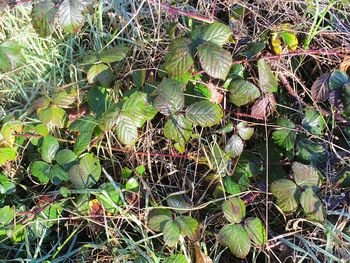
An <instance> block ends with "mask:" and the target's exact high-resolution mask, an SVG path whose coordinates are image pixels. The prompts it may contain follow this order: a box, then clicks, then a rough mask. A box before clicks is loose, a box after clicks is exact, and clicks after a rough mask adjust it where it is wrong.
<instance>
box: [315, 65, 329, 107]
mask: <svg viewBox="0 0 350 263" xmlns="http://www.w3.org/2000/svg"><path fill="white" fill-rule="evenodd" d="M330 76H331V73H329V72H327V73H324V74H322V75H321V76H319V77H318V78H317V79H316V80H315V82H314V83H313V84H312V86H311V97H312V98H313V99H314V100H315V102H323V101H325V100H327V99H328V97H329V78H330Z"/></svg>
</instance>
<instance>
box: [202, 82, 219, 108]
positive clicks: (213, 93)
mask: <svg viewBox="0 0 350 263" xmlns="http://www.w3.org/2000/svg"><path fill="white" fill-rule="evenodd" d="M206 86H207V88H208V89H209V90H210V94H211V96H210V101H212V102H215V103H219V104H220V103H221V102H222V99H223V95H222V94H221V93H220V92H219V91H218V89H217V87H216V86H215V85H214V84H213V83H208V84H206Z"/></svg>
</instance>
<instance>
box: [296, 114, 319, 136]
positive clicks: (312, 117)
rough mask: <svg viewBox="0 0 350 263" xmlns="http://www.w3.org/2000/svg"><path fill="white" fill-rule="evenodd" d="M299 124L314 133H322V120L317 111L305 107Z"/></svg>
mask: <svg viewBox="0 0 350 263" xmlns="http://www.w3.org/2000/svg"><path fill="white" fill-rule="evenodd" d="M301 124H302V125H303V127H304V128H305V129H306V130H307V131H308V132H310V133H312V134H315V135H323V130H324V120H323V117H322V115H321V114H320V112H319V111H316V110H314V109H313V108H307V109H306V111H305V117H304V119H303V121H302V123H301Z"/></svg>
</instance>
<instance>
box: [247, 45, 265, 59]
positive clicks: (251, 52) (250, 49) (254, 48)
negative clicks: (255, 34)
mask: <svg viewBox="0 0 350 263" xmlns="http://www.w3.org/2000/svg"><path fill="white" fill-rule="evenodd" d="M265 46H266V43H265V42H250V43H248V44H247V48H246V49H244V50H243V51H242V53H241V54H242V56H246V57H247V58H248V59H251V58H253V57H255V56H256V55H258V54H259V53H260V52H261V51H263V50H264V48H265Z"/></svg>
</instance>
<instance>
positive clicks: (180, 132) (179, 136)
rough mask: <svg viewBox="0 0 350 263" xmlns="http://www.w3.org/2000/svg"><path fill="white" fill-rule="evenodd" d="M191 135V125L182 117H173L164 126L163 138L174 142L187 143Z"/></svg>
mask: <svg viewBox="0 0 350 263" xmlns="http://www.w3.org/2000/svg"><path fill="white" fill-rule="evenodd" d="M191 135H192V124H191V123H190V122H189V121H188V120H187V119H186V117H185V116H183V115H174V116H172V117H171V118H170V119H169V120H167V122H166V123H165V125H164V136H165V137H166V138H167V139H170V140H174V141H175V142H181V141H183V142H187V141H188V140H189V139H190V138H191Z"/></svg>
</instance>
